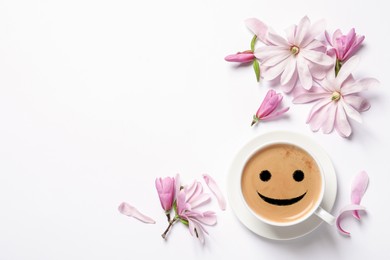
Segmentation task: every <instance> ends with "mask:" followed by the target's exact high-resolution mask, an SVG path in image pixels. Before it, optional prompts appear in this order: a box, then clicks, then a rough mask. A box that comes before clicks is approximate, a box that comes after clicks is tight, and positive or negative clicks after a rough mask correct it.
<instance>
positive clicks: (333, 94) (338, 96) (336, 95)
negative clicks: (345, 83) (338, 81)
mask: <svg viewBox="0 0 390 260" xmlns="http://www.w3.org/2000/svg"><path fill="white" fill-rule="evenodd" d="M340 98H341V95H340V93H339V92H337V91H335V92H333V93H332V100H333V101H339V99H340Z"/></svg>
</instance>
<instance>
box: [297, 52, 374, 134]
mask: <svg viewBox="0 0 390 260" xmlns="http://www.w3.org/2000/svg"><path fill="white" fill-rule="evenodd" d="M357 63H358V58H357V57H356V56H353V57H351V58H350V59H349V60H348V61H346V62H345V63H344V65H343V66H342V67H341V69H340V71H339V73H338V75H337V77H336V76H335V73H334V72H333V71H330V73H328V74H327V77H326V79H324V80H323V81H322V84H321V87H319V88H316V90H314V91H311V92H307V93H304V94H301V95H298V96H296V97H295V98H294V100H293V103H298V104H300V103H308V102H313V101H317V103H316V104H315V105H314V106H313V108H312V110H311V112H310V114H309V116H308V118H307V123H309V124H310V127H311V129H312V131H318V130H319V129H321V128H322V130H323V132H324V133H326V134H328V133H330V132H332V131H333V129H334V128H335V129H336V130H337V132H338V133H339V134H340V135H341V136H342V137H349V136H350V135H351V133H352V128H351V125H350V123H349V120H348V118H351V119H353V120H355V121H357V122H362V118H361V116H360V112H363V111H366V110H368V109H369V108H370V104H369V103H368V101H367V100H366V99H365V98H363V97H361V96H359V92H361V91H363V90H367V89H368V88H370V87H373V86H376V85H378V83H379V82H378V81H377V80H376V79H373V78H364V79H360V80H355V79H354V78H353V77H352V75H351V72H352V71H353V69H354V68H355V67H356V66H357Z"/></svg>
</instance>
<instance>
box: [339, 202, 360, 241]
mask: <svg viewBox="0 0 390 260" xmlns="http://www.w3.org/2000/svg"><path fill="white" fill-rule="evenodd" d="M355 210H366V208H365V207H363V206H360V205H356V204H351V205H347V206H345V207H344V208H342V209H341V210H340V213H339V215H338V216H337V218H336V226H337V228H338V230H339V231H340V232H341V233H342V234H344V235H348V236H349V235H350V233H349V232H348V231H346V230H344V229H343V228H342V227H341V220H342V219H343V218H344V217H345V215H347V214H348V213H350V212H354V211H355Z"/></svg>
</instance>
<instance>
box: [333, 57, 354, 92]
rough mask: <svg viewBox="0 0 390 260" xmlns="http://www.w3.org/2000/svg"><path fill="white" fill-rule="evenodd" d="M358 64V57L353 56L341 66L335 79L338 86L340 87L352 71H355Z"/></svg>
mask: <svg viewBox="0 0 390 260" xmlns="http://www.w3.org/2000/svg"><path fill="white" fill-rule="evenodd" d="M358 64H359V57H358V56H353V57H351V58H350V59H349V60H348V61H346V62H345V63H344V64H343V66H341V69H340V71H339V73H338V74H337V77H336V80H337V82H338V85H339V86H341V85H342V84H343V82H344V81H345V80H346V79H347V78H348V77H349V75H351V74H352V71H354V70H355V68H356V67H357V65H358Z"/></svg>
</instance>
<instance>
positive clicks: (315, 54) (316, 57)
mask: <svg viewBox="0 0 390 260" xmlns="http://www.w3.org/2000/svg"><path fill="white" fill-rule="evenodd" d="M300 55H302V56H303V57H304V58H305V59H307V60H309V61H311V62H314V63H316V64H318V65H321V66H324V67H330V66H332V65H333V64H334V59H332V58H331V57H330V56H328V55H326V54H325V53H322V52H319V51H313V50H308V49H301V51H300ZM327 70H328V69H326V71H327Z"/></svg>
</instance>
